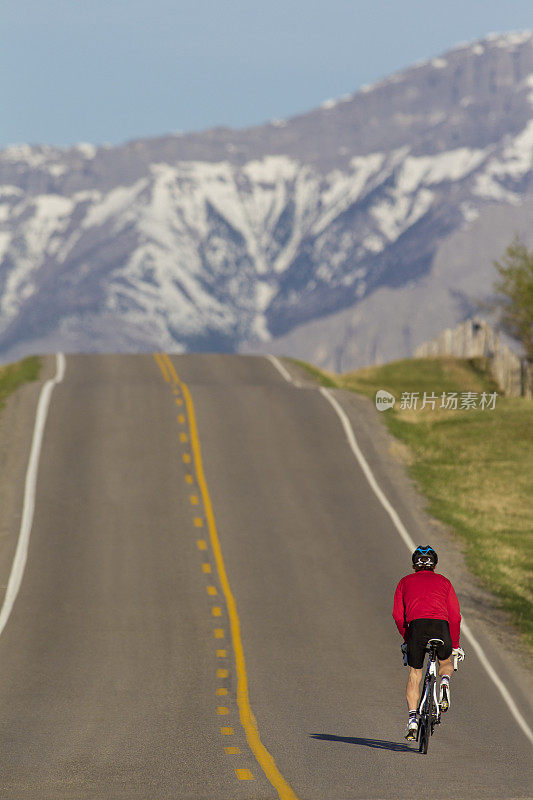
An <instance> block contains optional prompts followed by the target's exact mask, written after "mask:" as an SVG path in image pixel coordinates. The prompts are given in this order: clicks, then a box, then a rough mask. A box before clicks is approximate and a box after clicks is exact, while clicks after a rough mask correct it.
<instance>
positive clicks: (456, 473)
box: [310, 358, 533, 649]
mask: <svg viewBox="0 0 533 800" xmlns="http://www.w3.org/2000/svg"><path fill="white" fill-rule="evenodd" d="M316 372H317V369H316V368H315V367H312V368H311V369H310V373H311V374H314V373H316ZM323 374H324V376H325V377H326V378H327V380H328V381H329V382H330V385H331V384H333V385H334V386H337V387H339V388H345V389H350V390H352V391H356V392H360V393H362V394H365V395H366V396H367V397H370V398H372V399H374V396H375V393H376V391H377V390H378V389H385V390H387V391H389V392H390V393H391V394H393V395H394V396H395V397H396V405H395V407H394V409H390V410H388V411H384V412H382V414H381V417H382V419H383V420H384V421H385V423H386V424H387V426H388V427H389V430H390V431H391V433H392V434H393V435H394V436H395V437H396V438H397V439H399V440H400V441H401V442H402V443H403V444H404V445H407V447H408V452H409V458H408V464H409V466H408V469H409V470H410V471H411V474H412V475H413V477H414V478H415V479H416V480H417V482H418V485H419V486H420V488H421V489H422V491H423V493H424V494H425V496H426V497H427V499H428V501H429V508H428V510H429V513H430V514H432V515H433V516H434V517H436V518H438V519H440V520H442V521H443V522H445V523H446V524H448V525H449V526H451V527H452V529H453V530H454V531H455V533H456V534H457V535H458V536H459V537H460V538H461V539H462V541H463V542H464V544H465V556H466V561H467V565H468V567H469V568H470V570H471V571H472V572H473V573H474V574H475V575H476V576H477V577H478V578H479V579H480V580H481V582H482V583H483V584H484V585H485V586H486V587H487V588H488V589H490V590H491V591H492V592H493V593H494V594H495V595H496V597H497V598H498V599H499V601H500V604H501V607H502V608H503V609H505V610H506V611H507V612H508V613H509V614H510V616H511V619H512V621H513V623H514V625H515V626H516V628H517V629H518V631H519V632H520V633H521V635H522V637H523V639H524V641H525V642H526V643H527V645H528V646H529V647H530V648H532V649H533V581H532V580H531V575H532V574H533V527H532V515H531V497H532V496H533V447H532V439H533V434H532V430H533V403H532V402H531V400H526V399H524V398H510V397H503V396H502V395H501V394H499V395H498V397H497V400H496V406H495V408H494V409H493V410H488V409H485V410H484V411H482V410H480V409H479V408H478V409H475V410H460V409H458V410H446V409H440V408H439V407H438V406H439V402H437V404H436V408H435V409H434V410H432V409H431V408H425V409H423V410H422V409H421V408H420V402H419V408H418V409H417V410H408V409H401V408H400V407H399V405H400V403H399V400H400V398H401V394H402V392H419V393H420V397H421V398H422V396H423V393H424V392H428V393H430V392H434V393H435V394H436V395H437V396H438V397H439V398H440V395H441V394H442V393H443V392H444V393H449V392H459V393H461V392H465V391H473V392H478V395H479V394H480V393H481V392H486V393H491V392H494V391H497V387H496V386H495V385H494V382H493V380H492V378H491V377H490V375H489V374H488V372H487V369H486V363H485V362H484V360H483V359H475V360H465V359H456V358H434V359H407V360H404V361H396V362H392V363H390V364H385V365H383V366H378V367H367V368H365V369H361V370H358V371H356V372H351V373H347V374H345V375H337V376H334V375H332V374H331V373H327V374H326V373H323Z"/></svg>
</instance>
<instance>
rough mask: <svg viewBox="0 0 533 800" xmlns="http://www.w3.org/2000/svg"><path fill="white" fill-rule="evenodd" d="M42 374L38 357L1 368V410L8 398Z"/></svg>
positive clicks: (30, 357) (31, 357)
mask: <svg viewBox="0 0 533 800" xmlns="http://www.w3.org/2000/svg"><path fill="white" fill-rule="evenodd" d="M40 372H41V359H40V358H38V357H37V356H29V357H28V358H24V359H23V360H22V361H17V362H16V363H15V364H6V365H5V366H3V367H0V410H1V409H2V408H3V406H4V405H5V402H6V398H7V397H8V396H9V395H10V394H11V393H12V392H14V391H15V389H18V387H19V386H20V385H21V384H22V383H26V382H27V381H36V380H37V379H38V378H39V374H40Z"/></svg>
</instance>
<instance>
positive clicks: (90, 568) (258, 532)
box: [0, 356, 533, 800]
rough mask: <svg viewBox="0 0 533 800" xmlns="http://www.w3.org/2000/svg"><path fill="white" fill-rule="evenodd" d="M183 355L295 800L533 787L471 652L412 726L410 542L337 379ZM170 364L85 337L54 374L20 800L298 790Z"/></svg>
mask: <svg viewBox="0 0 533 800" xmlns="http://www.w3.org/2000/svg"><path fill="white" fill-rule="evenodd" d="M172 364H173V367H174V368H175V369H176V370H177V372H178V373H179V376H180V378H181V379H182V380H183V381H185V382H186V384H187V385H188V386H189V389H190V392H191V395H192V399H193V402H194V408H195V412H196V422H197V425H198V431H199V437H200V443H201V448H202V457H203V458H202V460H203V466H204V468H205V477H206V481H207V486H208V489H209V494H210V498H211V501H212V507H213V510H214V515H215V518H216V524H217V529H218V535H219V539H220V543H221V548H222V555H223V559H224V563H225V566H226V568H227V576H228V580H229V585H230V587H231V591H232V593H233V596H234V598H235V600H236V606H237V613H238V617H239V621H240V626H241V637H242V643H243V647H244V655H245V659H246V672H247V677H248V681H249V699H250V705H251V709H252V712H253V714H254V715H255V718H256V720H257V726H258V731H259V735H260V738H261V741H262V743H263V745H264V747H265V748H266V749H267V751H268V753H269V754H270V756H271V757H272V758H273V761H274V762H275V765H276V768H277V770H278V771H279V773H280V774H281V775H282V776H283V779H284V781H285V782H286V786H287V787H290V790H292V792H293V793H294V795H291V794H290V790H289V789H287V790H286V791H287V793H286V794H285V797H287V798H288V797H290V796H296V797H297V798H299V800H349V799H351V798H354V799H355V798H372V799H373V800H379V798H382V799H384V798H422V797H424V798H425V797H427V796H431V797H433V798H445V797H446V798H466V797H468V798H472V800H474V798H524V797H531V796H533V788H532V784H533V774H532V768H531V752H532V751H531V745H530V744H529V743H528V742H527V740H526V738H525V737H524V735H523V734H522V733H521V732H520V730H519V729H518V727H517V725H516V723H515V721H514V720H513V719H512V718H511V715H510V714H509V711H508V710H507V707H506V706H505V705H504V703H503V701H502V700H501V698H500V696H499V694H498V693H497V692H496V691H495V689H494V687H493V685H492V684H491V683H490V681H489V679H488V678H487V677H486V675H485V673H484V672H483V671H482V670H481V669H480V666H479V663H478V662H477V660H476V658H475V656H474V655H472V656H471V658H470V659H469V660H468V661H467V662H465V665H464V668H463V670H462V671H461V673H460V674H459V676H458V677H457V678H456V679H455V681H454V683H453V695H452V700H453V706H452V709H451V711H450V712H449V714H448V717H447V718H446V719H445V722H444V724H443V725H442V726H441V729H440V730H438V733H437V735H436V736H435V737H434V739H433V741H432V742H431V745H430V753H429V755H428V756H426V757H424V756H420V755H419V754H418V753H417V752H416V750H414V748H413V747H410V746H408V745H407V744H406V743H405V742H404V741H403V738H402V736H403V730H404V724H405V709H404V699H403V689H404V682H405V678H406V674H405V671H404V670H403V669H402V667H401V665H400V663H399V657H398V644H399V638H398V637H397V633H396V631H395V628H394V625H393V622H392V619H391V616H390V614H391V603H392V593H393V590H394V587H395V585H396V582H397V580H398V579H399V578H400V577H401V576H402V575H403V574H404V573H405V572H407V571H408V566H409V563H408V561H409V559H408V554H407V551H406V550H405V546H404V545H403V543H402V542H401V540H400V538H399V536H398V534H397V533H396V531H395V529H394V528H393V526H392V523H391V522H390V520H389V518H388V516H387V515H386V514H385V512H384V510H383V508H382V507H381V506H380V505H379V503H378V501H377V500H376V498H375V496H374V495H373V494H372V493H371V492H370V490H369V488H368V485H367V482H366V480H365V478H364V477H363V475H362V473H361V471H360V469H359V467H358V465H357V463H356V461H355V459H354V458H353V455H352V453H351V451H350V450H349V448H348V447H347V445H346V441H345V438H344V434H343V432H342V429H341V426H340V423H339V420H338V418H337V416H336V415H335V413H334V411H333V409H332V408H331V406H330V405H329V404H328V403H327V402H326V400H325V399H324V397H322V396H321V394H320V393H319V392H318V391H316V390H315V389H310V388H302V389H297V388H295V387H294V386H291V385H289V384H288V383H286V382H285V381H284V380H283V378H282V376H281V375H280V374H279V373H278V372H276V370H275V369H274V367H273V366H272V364H270V363H269V362H268V361H267V360H266V359H263V358H252V357H247V358H244V357H236V356H179V357H174V358H173V359H172ZM165 371H166V373H167V377H168V378H169V381H166V380H165V379H164V376H163V373H162V371H161V370H160V368H159V366H158V364H157V363H156V361H155V359H154V358H152V357H151V356H121V357H118V356H117V357H113V356H77V357H68V358H67V370H66V376H65V380H64V382H63V383H62V384H60V385H59V386H57V387H56V388H55V390H54V395H53V398H52V404H51V408H50V414H49V418H48V422H47V426H46V432H45V438H44V442H43V450H42V454H41V462H40V471H39V479H38V492H37V503H36V511H35V520H34V526H33V530H32V538H31V544H30V550H29V558H28V564H27V567H26V572H25V575H24V579H23V582H22V586H21V590H20V594H19V596H18V598H17V600H16V603H15V606H14V609H13V612H12V615H11V618H10V620H9V622H8V625H7V627H6V629H5V631H4V633H3V634H2V636H1V637H0V736H1V750H0V753H1V755H0V764H1V769H0V798H9V800H26V799H27V798H35V799H37V798H38V800H63V799H65V800H67V799H68V800H77V799H78V798H79V800H82V799H83V800H85V799H86V798H102V800H104V799H105V800H107V799H109V800H115V798H116V799H117V800H118V798H127V799H128V800H136V798H139V800H158V799H159V798H161V800H163V798H164V799H165V800H170V799H171V798H176V800H182V799H185V798H195V800H196V799H198V800H238V799H239V798H241V799H242V800H247V799H249V800H263V799H265V800H266V799H267V798H275V797H277V796H278V793H277V792H276V790H275V789H274V788H273V786H272V784H271V782H269V780H267V778H266V777H265V775H264V773H263V771H262V769H261V767H260V766H259V764H258V762H257V760H256V758H255V756H254V753H253V752H252V750H251V748H250V746H249V745H248V743H247V740H246V736H245V733H244V730H243V727H242V726H241V724H240V721H239V713H238V709H237V703H236V689H237V673H236V665H235V652H234V648H233V646H232V638H231V634H230V619H229V616H228V607H227V603H226V600H225V596H224V591H223V588H224V587H223V586H222V585H221V581H220V576H219V574H218V572H217V566H216V558H215V553H214V552H213V548H212V543H211V541H210V538H209V532H208V524H207V520H206V508H205V507H204V503H203V497H202V492H201V488H202V487H201V485H200V484H201V481H200V483H199V476H198V473H197V470H196V469H195V461H194V451H193V447H192V445H193V444H194V442H193V441H192V440H191V430H190V427H189V425H190V421H191V420H190V419H188V416H189V415H188V413H187V403H186V398H184V396H183V391H181V392H178V390H177V389H176V388H175V387H174V384H173V382H172V374H171V372H172V371H171V368H170V367H169V366H168V362H167V363H166V366H165V363H163V372H165ZM180 401H181V402H180ZM204 542H205V545H204V544H203V543H204ZM201 548H205V549H201ZM208 569H211V572H207V571H206V570H208ZM215 592H216V594H215ZM215 615H216V616H215ZM215 632H217V633H215ZM525 713H526V712H525ZM527 713H529V712H527ZM531 722H532V721H531V719H530V718H529V723H530V724H531Z"/></svg>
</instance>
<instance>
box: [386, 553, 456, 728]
mask: <svg viewBox="0 0 533 800" xmlns="http://www.w3.org/2000/svg"><path fill="white" fill-rule="evenodd" d="M438 560H439V558H438V556H437V553H436V552H435V550H433V548H432V547H429V546H428V545H420V546H419V547H417V548H416V550H415V551H414V553H413V556H412V562H413V569H414V574H409V575H405V577H403V578H402V579H401V581H400V582H399V583H398V586H397V587H396V592H395V594H394V608H393V612H392V616H393V617H394V621H395V623H396V625H397V627H398V630H399V631H400V634H401V636H402V637H403V640H404V644H403V645H402V651H403V652H404V653H407V663H408V665H409V678H408V680H407V690H406V698H407V707H408V709H409V722H408V723H407V731H406V734H405V738H406V739H416V735H417V732H418V718H417V706H418V697H419V692H420V681H421V680H422V667H423V665H424V656H425V652H426V645H427V643H428V640H429V639H442V641H443V642H444V644H443V645H439V647H438V649H437V657H438V659H439V676H440V679H441V681H440V700H439V702H440V710H441V711H443V712H444V711H447V710H448V708H449V707H450V677H451V675H452V672H453V665H452V660H451V655H452V652H455V651H458V652H459V653H461V654H462V650H461V649H460V648H459V632H460V623H461V613H460V611H459V601H458V600H457V595H456V594H455V591H454V588H453V586H452V584H451V583H450V581H449V580H448V578H445V577H444V575H439V574H438V573H435V567H436V566H437V562H438Z"/></svg>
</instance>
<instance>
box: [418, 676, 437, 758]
mask: <svg viewBox="0 0 533 800" xmlns="http://www.w3.org/2000/svg"><path fill="white" fill-rule="evenodd" d="M434 684H435V678H431V680H430V681H429V682H428V692H427V695H426V701H425V703H424V708H423V709H422V714H421V715H420V731H419V740H418V752H419V753H423V754H424V755H426V754H427V751H428V745H429V737H430V736H431V732H432V731H431V717H432V714H433V687H434Z"/></svg>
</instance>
